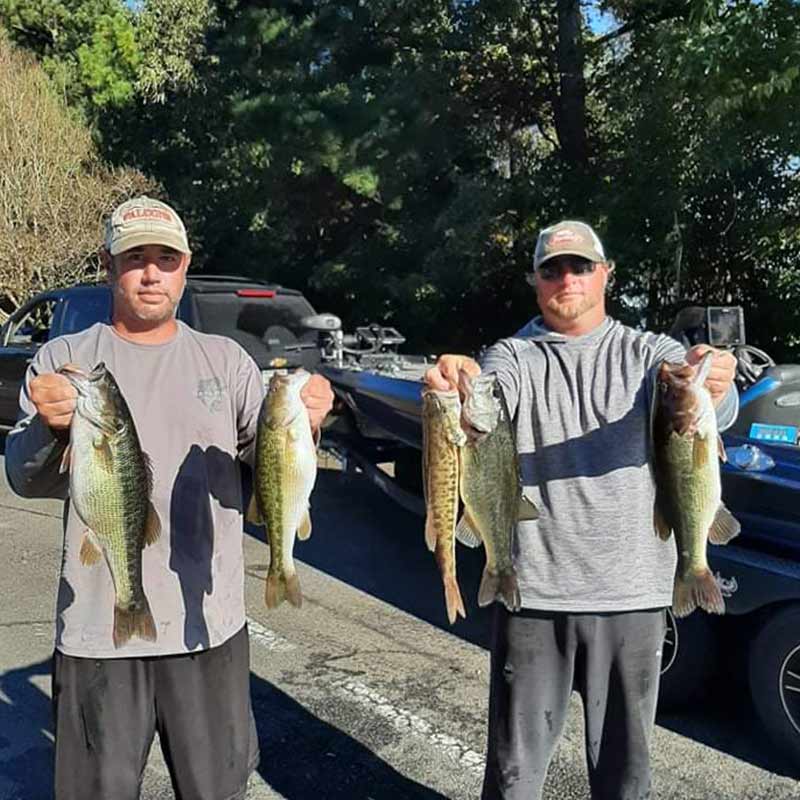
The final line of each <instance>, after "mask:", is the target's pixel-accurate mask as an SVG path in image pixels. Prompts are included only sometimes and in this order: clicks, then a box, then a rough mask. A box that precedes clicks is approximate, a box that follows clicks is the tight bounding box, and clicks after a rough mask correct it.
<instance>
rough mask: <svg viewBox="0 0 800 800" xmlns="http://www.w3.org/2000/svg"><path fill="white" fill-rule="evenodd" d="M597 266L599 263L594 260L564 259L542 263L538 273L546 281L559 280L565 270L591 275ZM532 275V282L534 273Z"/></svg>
mask: <svg viewBox="0 0 800 800" xmlns="http://www.w3.org/2000/svg"><path fill="white" fill-rule="evenodd" d="M596 268H597V263H596V262H594V261H583V260H581V261H565V262H564V261H562V262H561V263H558V264H547V263H545V264H542V266H541V267H539V269H538V270H536V271H537V273H538V274H539V277H540V278H541V279H542V280H544V281H555V280H558V279H559V278H560V277H561V276H562V275H563V274H564V271H565V270H569V272H571V273H572V274H573V275H591V274H592V273H593V272H594V271H595V269H596ZM530 277H531V282H532V279H533V275H531V276H530Z"/></svg>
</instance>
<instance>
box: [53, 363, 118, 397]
mask: <svg viewBox="0 0 800 800" xmlns="http://www.w3.org/2000/svg"><path fill="white" fill-rule="evenodd" d="M56 372H57V373H58V374H59V375H63V376H64V377H65V378H66V379H67V380H68V381H69V382H70V383H71V384H72V385H73V386H74V387H75V389H76V390H77V392H78V394H80V395H86V394H87V390H88V384H94V383H98V382H99V381H101V380H102V379H103V377H104V376H105V374H106V365H105V364H104V363H103V362H102V361H101V362H100V363H99V364H98V365H97V366H96V367H94V368H93V369H92V370H91V371H89V372H87V371H86V370H84V369H81V368H80V367H78V366H76V365H75V364H64V365H63V366H61V367H59V368H58V369H57V370H56Z"/></svg>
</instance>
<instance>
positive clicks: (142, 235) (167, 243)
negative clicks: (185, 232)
mask: <svg viewBox="0 0 800 800" xmlns="http://www.w3.org/2000/svg"><path fill="white" fill-rule="evenodd" d="M149 244H151V245H152V244H156V245H162V246H163V247H171V248H172V249H173V250H177V251H178V252H179V253H184V254H185V255H191V253H192V251H191V250H190V249H189V247H188V245H187V244H186V242H185V241H184V239H183V237H181V236H180V235H179V234H176V233H172V232H171V231H164V230H153V231H136V232H132V233H128V234H125V235H124V236H120V237H119V238H118V239H117V240H116V241H115V242H113V243H112V244H111V246H110V247H109V248H108V252H109V253H110V254H111V255H112V256H118V255H119V254H120V253H124V252H125V251H126V250H131V249H133V248H134V247H146V246H147V245H149Z"/></svg>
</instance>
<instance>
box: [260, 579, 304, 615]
mask: <svg viewBox="0 0 800 800" xmlns="http://www.w3.org/2000/svg"><path fill="white" fill-rule="evenodd" d="M284 600H288V601H289V602H290V603H291V604H292V605H293V606H295V607H296V608H300V606H302V605H303V593H302V592H301V591H300V579H299V578H298V577H297V573H296V572H295V573H293V574H292V575H286V574H285V573H277V572H272V573H270V574H269V575H267V586H266V590H265V594H264V601H265V602H266V604H267V608H277V607H278V606H279V605H280V604H281V603H282V602H283V601H284Z"/></svg>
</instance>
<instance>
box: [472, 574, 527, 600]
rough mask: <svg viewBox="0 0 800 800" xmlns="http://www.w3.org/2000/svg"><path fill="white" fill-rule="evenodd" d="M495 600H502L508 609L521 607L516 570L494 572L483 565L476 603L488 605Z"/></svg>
mask: <svg viewBox="0 0 800 800" xmlns="http://www.w3.org/2000/svg"><path fill="white" fill-rule="evenodd" d="M495 600H502V601H503V604H504V605H505V607H506V608H507V609H508V610H509V611H519V610H520V608H522V598H521V596H520V593H519V584H518V583H517V573H516V572H513V571H512V572H504V573H495V572H491V571H490V570H489V567H484V569H483V577H482V578H481V585H480V589H478V605H479V606H488V605H491V604H492V603H493V602H494V601H495Z"/></svg>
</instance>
